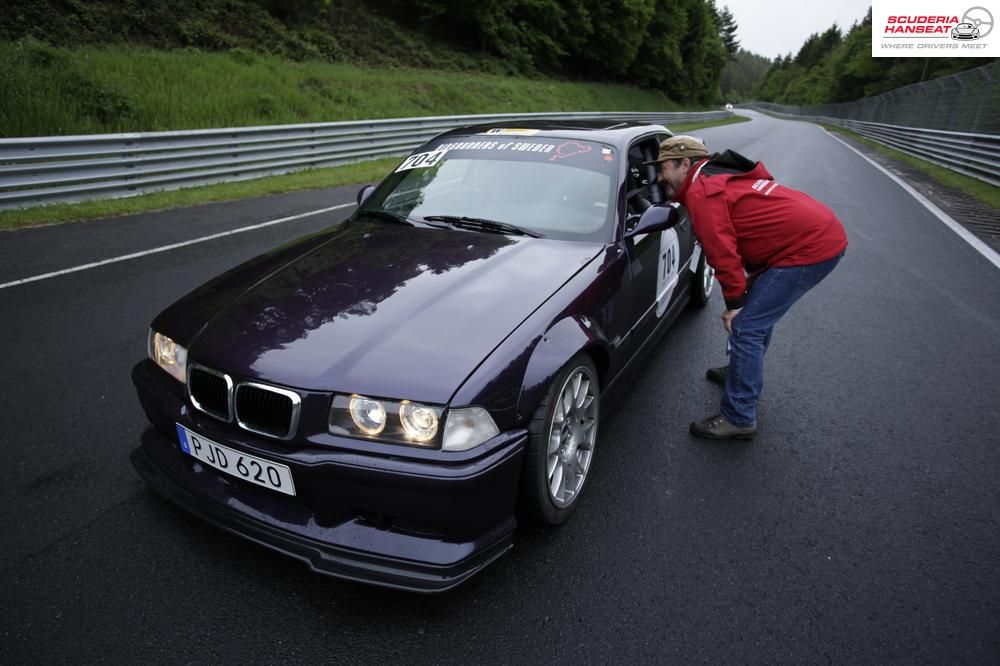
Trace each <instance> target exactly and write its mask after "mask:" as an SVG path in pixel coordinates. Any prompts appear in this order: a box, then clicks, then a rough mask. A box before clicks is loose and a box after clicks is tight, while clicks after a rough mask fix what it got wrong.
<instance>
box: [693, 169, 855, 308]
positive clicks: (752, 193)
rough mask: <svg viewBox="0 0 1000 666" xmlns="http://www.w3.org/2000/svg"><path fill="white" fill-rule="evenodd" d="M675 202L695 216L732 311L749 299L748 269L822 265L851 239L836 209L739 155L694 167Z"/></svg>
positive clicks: (697, 231)
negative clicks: (775, 178)
mask: <svg viewBox="0 0 1000 666" xmlns="http://www.w3.org/2000/svg"><path fill="white" fill-rule="evenodd" d="M674 201H678V202H680V203H682V204H684V206H686V207H687V209H688V212H689V213H690V214H691V224H692V225H693V229H694V234H695V236H697V238H698V240H699V242H701V245H702V249H703V250H704V252H705V258H706V259H707V261H708V263H709V264H711V265H712V267H713V268H715V275H716V277H717V278H718V280H719V284H721V285H722V294H723V296H724V297H725V299H726V307H727V308H729V309H731V310H735V309H737V308H740V307H743V302H744V300H745V299H746V291H747V280H746V273H745V272H744V269H746V270H747V271H749V272H751V273H752V272H757V271H760V270H763V269H765V268H769V267H771V266H805V265H808V264H818V263H820V262H823V261H827V260H829V259H833V258H834V257H835V256H837V255H838V254H840V253H841V252H843V251H844V249H845V248H847V234H846V233H845V232H844V227H843V225H842V224H841V223H840V220H838V219H837V216H836V215H834V214H833V211H831V210H830V209H829V208H827V207H826V206H824V205H823V204H821V203H820V202H818V201H816V200H815V199H813V198H812V197H810V196H809V195H807V194H805V193H803V192H799V191H798V190H793V189H792V188H790V187H785V186H784V185H779V184H778V183H777V182H775V180H774V178H773V177H772V176H771V174H770V173H769V172H768V171H767V169H766V168H765V167H764V165H763V164H761V163H760V162H752V161H750V160H748V159H747V158H745V157H743V156H742V155H740V154H739V153H735V152H733V151H729V150H727V151H726V152H724V153H721V154H719V155H713V156H712V157H710V158H707V159H703V160H701V161H700V162H698V163H697V164H695V165H693V166H692V167H691V171H690V173H688V176H687V178H686V179H685V180H684V183H683V184H682V185H681V188H680V189H679V190H678V191H677V194H676V195H675V196H674Z"/></svg>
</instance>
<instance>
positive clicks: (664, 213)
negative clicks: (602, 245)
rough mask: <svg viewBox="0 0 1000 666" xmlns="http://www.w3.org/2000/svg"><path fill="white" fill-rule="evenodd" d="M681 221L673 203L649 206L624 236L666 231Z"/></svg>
mask: <svg viewBox="0 0 1000 666" xmlns="http://www.w3.org/2000/svg"><path fill="white" fill-rule="evenodd" d="M680 221H681V214H680V213H679V212H678V211H677V207H676V206H675V205H673V204H669V205H666V206H650V207H649V208H647V209H646V210H645V211H644V212H643V214H642V216H641V217H640V218H639V223H638V224H636V225H635V227H634V228H633V229H631V230H629V231H628V232H626V233H625V237H626V238H627V237H629V236H640V235H642V234H652V233H655V232H657V231H666V230H667V229H670V228H671V227H673V226H674V225H676V224H677V223H678V222H680Z"/></svg>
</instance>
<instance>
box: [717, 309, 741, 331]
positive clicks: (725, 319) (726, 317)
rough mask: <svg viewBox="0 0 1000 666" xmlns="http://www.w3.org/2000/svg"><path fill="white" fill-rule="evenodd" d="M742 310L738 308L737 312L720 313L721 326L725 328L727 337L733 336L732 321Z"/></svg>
mask: <svg viewBox="0 0 1000 666" xmlns="http://www.w3.org/2000/svg"><path fill="white" fill-rule="evenodd" d="M742 309H743V308H740V309H739V310H726V311H725V312H723V313H722V325H723V326H724V327H725V329H726V333H728V334H729V335H732V334H733V320H734V319H736V315H738V314H739V313H740V310H742Z"/></svg>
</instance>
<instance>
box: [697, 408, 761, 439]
mask: <svg viewBox="0 0 1000 666" xmlns="http://www.w3.org/2000/svg"><path fill="white" fill-rule="evenodd" d="M756 433H757V425H756V424H754V425H752V426H746V427H740V426H735V425H733V424H732V423H730V422H729V421H728V420H726V417H725V416H722V415H721V414H716V415H715V416H709V417H708V418H707V419H703V420H701V421H695V422H694V423H692V424H691V434H692V435H694V436H695V437H701V438H703V439H753V436H754V435H755V434H756Z"/></svg>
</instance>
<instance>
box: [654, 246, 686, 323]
mask: <svg viewBox="0 0 1000 666" xmlns="http://www.w3.org/2000/svg"><path fill="white" fill-rule="evenodd" d="M680 254H681V244H680V240H679V239H678V238H677V231H675V230H674V229H667V230H666V231H664V232H663V233H661V234H660V257H659V262H658V263H659V266H658V267H657V269H656V316H657V317H662V316H663V313H664V312H666V311H667V304H668V303H670V297H671V296H672V295H673V293H674V289H675V288H676V287H677V278H678V275H677V274H678V270H677V269H678V267H679V266H680V262H681V257H680Z"/></svg>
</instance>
